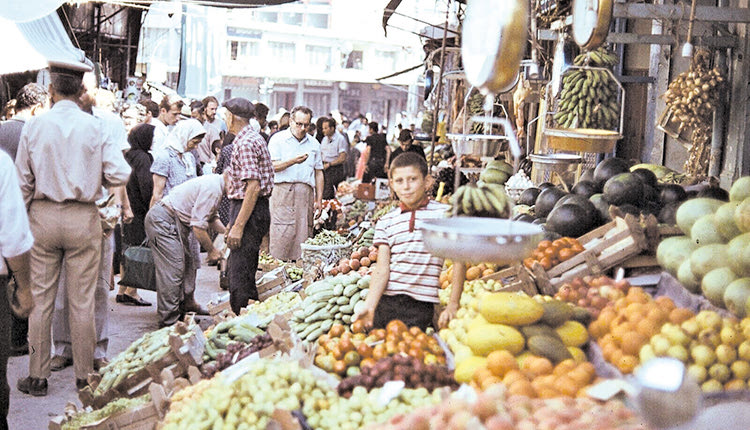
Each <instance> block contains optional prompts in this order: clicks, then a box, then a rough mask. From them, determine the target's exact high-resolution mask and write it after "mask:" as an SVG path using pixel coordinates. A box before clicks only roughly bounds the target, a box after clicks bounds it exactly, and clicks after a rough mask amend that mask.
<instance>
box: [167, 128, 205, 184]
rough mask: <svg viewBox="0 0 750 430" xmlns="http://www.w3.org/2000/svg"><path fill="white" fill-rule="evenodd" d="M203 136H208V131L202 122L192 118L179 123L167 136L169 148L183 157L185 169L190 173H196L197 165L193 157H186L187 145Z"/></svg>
mask: <svg viewBox="0 0 750 430" xmlns="http://www.w3.org/2000/svg"><path fill="white" fill-rule="evenodd" d="M201 134H206V129H205V128H203V125H202V124H201V123H200V121H198V120H197V119H194V118H190V119H184V120H182V121H179V122H178V123H177V124H176V125H175V126H174V129H173V130H172V131H171V132H170V133H169V135H167V140H166V144H167V148H172V149H174V150H175V151H177V153H178V154H181V155H183V157H182V162H183V163H185V169H186V170H187V171H188V173H190V172H195V164H194V161H193V157H185V156H184V154H185V152H187V144H188V142H189V141H190V140H192V139H194V138H195V137H196V136H200V135H201ZM188 176H190V175H188Z"/></svg>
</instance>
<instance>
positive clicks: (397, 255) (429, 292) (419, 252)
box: [373, 200, 449, 303]
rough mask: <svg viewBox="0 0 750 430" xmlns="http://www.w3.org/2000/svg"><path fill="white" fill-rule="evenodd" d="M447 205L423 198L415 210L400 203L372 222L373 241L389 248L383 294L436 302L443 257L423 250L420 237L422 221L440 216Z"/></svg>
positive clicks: (447, 207)
mask: <svg viewBox="0 0 750 430" xmlns="http://www.w3.org/2000/svg"><path fill="white" fill-rule="evenodd" d="M448 209H449V206H448V205H445V204H442V203H438V202H435V201H432V200H425V201H424V202H423V204H422V205H420V207H419V208H417V209H416V210H413V211H412V210H408V209H407V208H406V207H404V206H403V205H401V206H399V207H397V208H395V209H393V210H392V211H390V212H388V213H387V214H386V215H384V216H383V217H382V218H381V219H380V220H379V221H378V223H377V225H376V226H375V237H374V239H373V245H375V246H380V245H388V246H389V247H390V249H391V265H390V278H389V279H388V286H387V287H386V289H385V292H384V294H385V295H388V296H395V295H399V294H404V295H407V296H409V297H411V298H413V299H415V300H419V301H421V302H428V303H439V302H440V300H439V299H438V290H439V289H440V282H439V277H440V271H441V270H442V268H443V259H442V258H438V257H435V256H433V255H432V254H430V253H429V252H427V250H426V249H425V247H424V242H423V241H422V231H421V229H420V227H421V225H422V223H423V222H424V221H427V220H432V219H439V218H444V217H445V216H446V214H447V212H448Z"/></svg>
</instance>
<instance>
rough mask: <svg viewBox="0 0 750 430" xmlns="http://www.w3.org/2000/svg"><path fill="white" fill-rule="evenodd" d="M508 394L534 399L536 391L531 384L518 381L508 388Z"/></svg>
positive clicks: (526, 381)
mask: <svg viewBox="0 0 750 430" xmlns="http://www.w3.org/2000/svg"><path fill="white" fill-rule="evenodd" d="M508 394H511V395H516V396H526V397H532V398H533V397H536V390H534V386H533V385H531V382H529V381H528V380H525V379H519V380H517V381H515V382H513V383H512V384H510V387H508Z"/></svg>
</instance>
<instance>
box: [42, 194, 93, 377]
mask: <svg viewBox="0 0 750 430" xmlns="http://www.w3.org/2000/svg"><path fill="white" fill-rule="evenodd" d="M29 223H30V226H31V232H32V234H33V235H34V246H33V247H32V248H31V294H32V297H33V299H34V308H33V309H32V311H31V315H30V316H29V351H30V354H29V375H30V376H32V377H34V378H48V377H49V376H50V361H51V358H52V357H51V347H52V339H51V325H52V313H53V311H54V310H55V297H56V295H57V288H58V283H59V282H58V281H59V279H60V269H61V267H62V265H63V264H65V271H66V273H67V278H68V280H69V282H68V285H67V294H68V305H69V307H70V309H69V310H70V333H71V337H72V343H73V366H74V370H75V375H76V378H78V379H84V378H86V377H87V376H88V374H89V373H91V372H93V370H94V345H95V343H96V329H95V326H94V293H95V291H96V278H97V275H98V273H99V260H100V259H101V247H102V228H101V223H100V221H99V212H98V211H97V208H96V205H94V204H93V203H79V202H64V203H55V202H52V201H48V200H35V201H33V202H32V203H31V208H30V209H29Z"/></svg>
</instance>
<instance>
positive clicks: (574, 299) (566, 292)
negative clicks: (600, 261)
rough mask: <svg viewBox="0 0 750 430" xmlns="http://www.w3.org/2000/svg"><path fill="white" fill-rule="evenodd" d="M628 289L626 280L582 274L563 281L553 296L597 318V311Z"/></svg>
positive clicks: (622, 295) (628, 285) (621, 295)
mask: <svg viewBox="0 0 750 430" xmlns="http://www.w3.org/2000/svg"><path fill="white" fill-rule="evenodd" d="M628 289H630V284H629V283H628V282H627V281H624V280H620V281H615V280H614V279H612V278H609V277H607V276H604V275H601V276H596V277H594V276H584V277H583V278H575V279H573V280H572V281H570V282H564V283H563V284H562V285H561V286H560V289H559V290H558V291H557V293H555V298H556V299H558V300H562V301H564V302H568V303H573V304H575V305H577V306H579V307H582V308H584V309H586V310H587V311H589V312H590V313H591V316H592V317H594V318H597V317H598V316H599V313H600V312H601V311H602V309H604V308H605V307H606V306H607V305H609V304H610V303H614V302H615V301H616V300H617V299H619V298H621V297H624V296H625V294H626V293H627V292H628Z"/></svg>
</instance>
